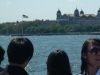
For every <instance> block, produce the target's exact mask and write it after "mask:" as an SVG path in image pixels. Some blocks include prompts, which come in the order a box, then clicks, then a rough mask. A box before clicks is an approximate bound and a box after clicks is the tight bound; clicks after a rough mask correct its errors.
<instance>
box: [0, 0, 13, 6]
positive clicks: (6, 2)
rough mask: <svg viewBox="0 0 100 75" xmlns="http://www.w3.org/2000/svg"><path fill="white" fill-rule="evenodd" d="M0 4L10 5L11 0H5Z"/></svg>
mask: <svg viewBox="0 0 100 75" xmlns="http://www.w3.org/2000/svg"><path fill="white" fill-rule="evenodd" d="M0 5H3V6H8V5H11V2H10V1H5V2H2V3H0Z"/></svg>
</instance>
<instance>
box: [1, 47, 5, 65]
mask: <svg viewBox="0 0 100 75" xmlns="http://www.w3.org/2000/svg"><path fill="white" fill-rule="evenodd" d="M4 54H5V50H4V49H3V48H2V47H1V46H0V64H1V62H2V61H3V59H4Z"/></svg>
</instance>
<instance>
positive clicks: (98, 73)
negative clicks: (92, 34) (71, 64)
mask: <svg viewBox="0 0 100 75" xmlns="http://www.w3.org/2000/svg"><path fill="white" fill-rule="evenodd" d="M81 62H82V63H81V73H80V74H79V75H100V39H98V38H90V39H87V40H86V41H85V42H84V44H83V46H82V50H81Z"/></svg>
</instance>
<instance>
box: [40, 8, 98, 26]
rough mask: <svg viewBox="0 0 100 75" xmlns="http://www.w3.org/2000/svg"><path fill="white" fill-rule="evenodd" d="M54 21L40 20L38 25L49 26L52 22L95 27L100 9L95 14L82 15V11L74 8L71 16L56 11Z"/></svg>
mask: <svg viewBox="0 0 100 75" xmlns="http://www.w3.org/2000/svg"><path fill="white" fill-rule="evenodd" d="M56 16H57V17H56V20H46V21H44V20H42V21H41V22H40V23H39V25H50V24H51V23H52V22H56V23H59V24H60V25H67V24H80V25H95V24H100V8H99V10H98V11H97V15H95V14H84V11H83V10H82V9H81V11H80V12H79V10H78V9H77V8H76V9H75V10H74V13H73V14H63V15H62V14H61V11H60V10H59V9H58V11H57V13H56Z"/></svg>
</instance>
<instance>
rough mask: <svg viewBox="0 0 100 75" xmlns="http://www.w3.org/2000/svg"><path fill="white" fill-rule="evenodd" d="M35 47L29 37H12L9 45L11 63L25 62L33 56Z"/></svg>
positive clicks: (8, 52)
mask: <svg viewBox="0 0 100 75" xmlns="http://www.w3.org/2000/svg"><path fill="white" fill-rule="evenodd" d="M33 52H34V47H33V45H32V43H31V41H30V40H29V39H28V38H15V39H12V40H11V42H10V43H9V45H8V49H7V55H8V61H9V62H10V63H17V64H23V63H24V62H25V61H26V60H27V59H28V58H30V59H31V58H32V56H33Z"/></svg>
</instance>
